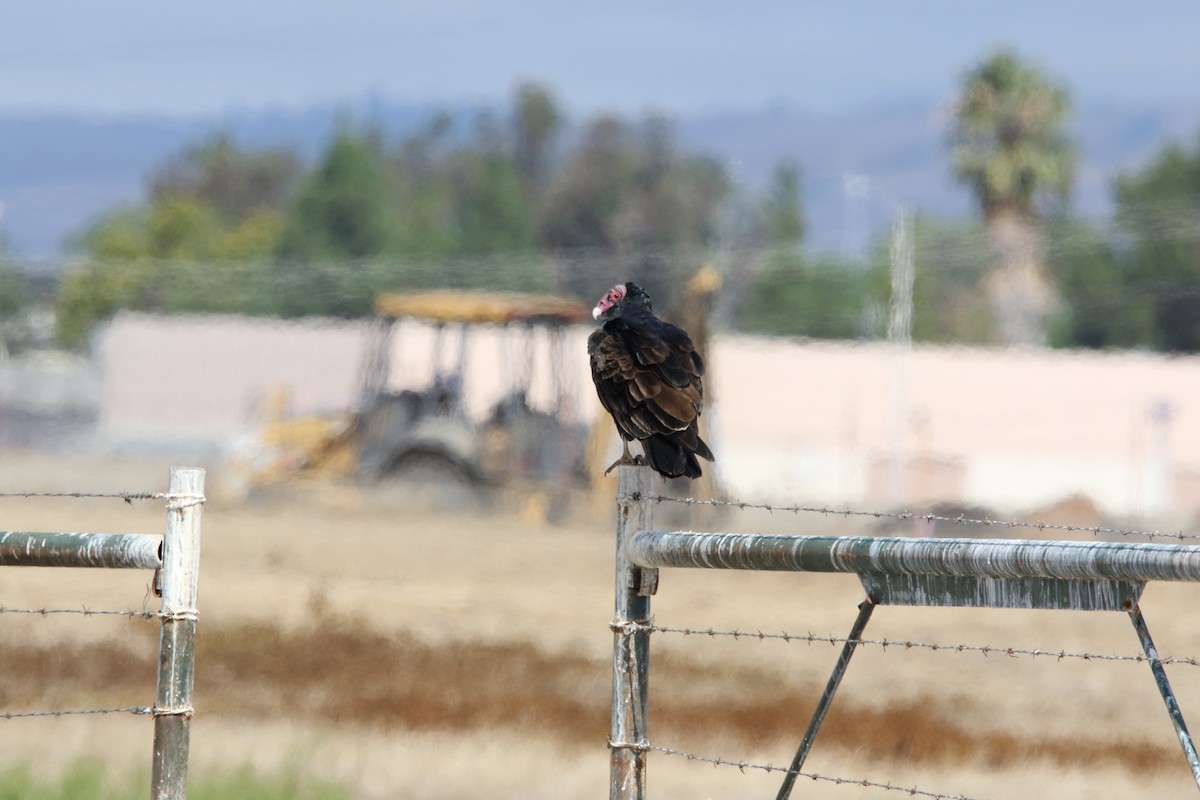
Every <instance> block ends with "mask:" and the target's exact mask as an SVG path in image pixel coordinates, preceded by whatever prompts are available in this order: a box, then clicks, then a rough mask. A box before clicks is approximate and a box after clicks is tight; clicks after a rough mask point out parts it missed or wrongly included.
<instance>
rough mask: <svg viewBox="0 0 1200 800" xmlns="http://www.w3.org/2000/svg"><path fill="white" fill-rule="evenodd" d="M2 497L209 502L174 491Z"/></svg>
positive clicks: (184, 504) (6, 494) (184, 503)
mask: <svg viewBox="0 0 1200 800" xmlns="http://www.w3.org/2000/svg"><path fill="white" fill-rule="evenodd" d="M0 497H20V498H26V499H28V498H37V497H57V498H70V499H73V500H84V499H112V500H124V501H125V502H126V503H130V504H132V503H133V501H134V500H166V501H168V503H180V504H181V505H176V506H172V507H173V508H185V507H187V506H192V505H202V504H204V503H205V502H207V500H208V498H206V497H205V496H204V495H202V494H175V493H172V492H0Z"/></svg>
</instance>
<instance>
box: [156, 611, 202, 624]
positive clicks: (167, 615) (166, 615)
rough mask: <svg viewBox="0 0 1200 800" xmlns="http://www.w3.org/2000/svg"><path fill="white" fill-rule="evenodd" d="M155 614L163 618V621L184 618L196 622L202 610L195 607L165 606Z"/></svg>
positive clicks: (174, 620)
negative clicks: (172, 607)
mask: <svg viewBox="0 0 1200 800" xmlns="http://www.w3.org/2000/svg"><path fill="white" fill-rule="evenodd" d="M155 616H157V617H159V618H161V619H162V621H163V622H176V621H182V620H189V621H191V622H196V621H197V620H199V619H200V612H199V611H198V610H197V609H194V608H179V609H170V608H164V609H163V610H162V611H160V612H158V613H157V614H156V615H155Z"/></svg>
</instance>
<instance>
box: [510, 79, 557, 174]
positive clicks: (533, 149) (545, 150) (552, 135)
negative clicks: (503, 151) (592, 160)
mask: <svg viewBox="0 0 1200 800" xmlns="http://www.w3.org/2000/svg"><path fill="white" fill-rule="evenodd" d="M513 105H514V108H513V129H514V131H513V132H514V137H513V138H514V140H513V161H514V162H515V165H516V170H517V174H518V175H520V177H521V182H522V185H523V186H524V187H525V190H526V192H527V194H528V195H529V196H530V197H535V196H536V195H537V194H538V193H540V191H541V189H542V188H543V186H544V185H545V182H546V180H547V179H548V178H549V176H550V168H551V166H552V161H551V159H552V158H553V156H554V146H555V142H556V139H557V136H558V133H559V130H560V128H561V127H562V114H561V113H560V112H559V110H558V105H557V103H555V101H554V98H553V97H552V96H551V94H550V92H549V90H547V89H546V88H545V87H544V86H541V85H540V84H536V83H523V84H521V85H520V86H518V87H517V95H516V99H515V101H514V104H513Z"/></svg>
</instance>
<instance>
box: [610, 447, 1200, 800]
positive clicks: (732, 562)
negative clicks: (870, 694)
mask: <svg viewBox="0 0 1200 800" xmlns="http://www.w3.org/2000/svg"><path fill="white" fill-rule="evenodd" d="M649 479H650V473H649V470H648V469H645V468H642V467H636V466H622V467H621V474H620V487H619V496H618V507H619V508H620V510H621V511H620V517H619V519H620V522H619V525H618V537H617V606H616V608H617V614H616V619H615V620H614V623H613V630H614V633H615V636H616V640H615V644H614V663H613V690H614V691H613V731H612V738H611V739H610V742H609V745H610V748H612V751H613V771H612V785H611V787H610V793H609V797H610V800H641V798H644V797H645V763H644V755H645V751H646V750H648V749H651V748H650V747H649V744H648V739H647V734H646V707H647V704H648V678H649V675H648V667H647V664H648V658H649V642H648V640H646V639H644V638H640V639H639V638H635V637H639V636H640V637H645V636H646V635H647V633H648V630H647V628H648V627H649V626H648V625H647V624H644V623H643V621H644V620H648V619H649V616H650V607H649V595H650V594H653V593H654V590H655V589H656V588H657V574H658V573H657V570H659V569H662V568H701V569H741V570H768V571H770V570H773V571H792V572H826V573H837V572H841V573H852V574H855V575H857V576H858V577H859V580H860V581H861V582H862V585H863V587H864V589H865V591H866V594H867V598H866V600H865V601H864V603H863V604H862V605H861V606H860V609H859V615H858V618H857V619H856V620H855V623H854V627H853V628H852V630H851V633H850V635H849V636H848V637H847V638H846V641H845V645H844V647H843V649H842V653H841V656H840V657H839V659H838V661H837V665H836V666H835V668H834V672H833V674H832V675H831V676H830V679H829V682H828V683H827V685H826V688H825V691H824V693H823V694H822V696H821V699H820V701H819V702H818V704H817V708H816V711H814V713H813V716H812V719H811V720H810V723H809V726H808V729H807V730H806V732H805V734H804V738H803V740H802V742H801V744H800V747H799V749H798V750H797V752H796V756H795V758H794V759H793V761H792V764H791V767H790V768H789V769H788V772H787V776H786V777H785V780H784V783H783V786H782V787H781V788H780V790H779V794H778V795H777V800H785V798H788V797H789V796H790V794H791V790H792V786H793V784H794V782H795V779H796V777H797V776H798V775H799V774H800V769H801V767H802V766H803V764H804V760H805V759H806V757H807V755H808V751H809V749H810V748H811V747H812V744H813V741H814V739H815V737H816V735H817V732H818V731H819V729H820V726H821V722H822V720H823V719H824V716H825V713H826V711H827V710H828V709H829V706H830V704H831V703H832V701H833V697H834V694H835V693H836V691H837V688H838V686H839V684H840V683H841V680H842V677H843V675H844V673H845V670H846V668H847V666H848V665H849V661H850V658H851V656H852V655H853V654H854V651H855V647H856V646H857V644H858V643H859V641H860V640H861V637H862V632H863V629H864V628H865V627H866V624H867V622H868V620H869V618H870V613H871V610H872V609H873V608H874V607H875V605H889V604H890V605H907V606H965V607H986V608H1030V609H1071V610H1080V611H1088V610H1090V611H1123V612H1126V613H1127V614H1128V616H1129V618H1130V620H1131V622H1132V623H1133V627H1134V630H1135V631H1136V633H1137V636H1138V640H1139V642H1140V643H1141V645H1142V649H1143V651H1144V652H1145V654H1146V658H1147V661H1148V662H1149V665H1150V669H1151V672H1152V674H1153V676H1154V680H1155V683H1156V685H1157V687H1158V689H1159V692H1160V694H1161V695H1162V698H1163V702H1164V703H1165V704H1166V708H1167V713H1168V716H1169V717H1170V719H1171V723H1172V725H1173V726H1174V727H1175V731H1176V734H1177V735H1178V737H1179V741H1180V744H1181V746H1182V747H1183V751H1184V755H1185V757H1186V759H1187V762H1188V765H1189V767H1190V768H1191V771H1192V776H1193V778H1194V779H1195V781H1196V785H1197V787H1198V788H1200V755H1198V754H1197V750H1196V747H1195V745H1194V744H1193V741H1192V737H1191V734H1190V733H1189V732H1188V729H1187V725H1186V723H1185V722H1184V719H1183V714H1182V712H1181V711H1180V709H1179V705H1178V703H1177V702H1176V700H1175V696H1174V692H1173V691H1172V689H1171V685H1170V683H1169V681H1168V680H1167V675H1166V672H1165V670H1164V668H1163V663H1162V660H1161V658H1160V657H1159V655H1158V650H1157V648H1155V646H1154V642H1153V640H1152V639H1151V638H1150V631H1149V629H1148V628H1147V626H1146V622H1145V619H1144V618H1143V616H1142V613H1141V610H1140V608H1139V606H1138V601H1139V599H1140V596H1141V592H1142V589H1143V588H1144V586H1145V584H1146V582H1147V581H1195V582H1200V546H1185V545H1169V544H1155V543H1148V544H1132V543H1125V542H1086V541H1084V542H1059V541H1031V540H1011V539H919V538H902V537H869V536H781V535H760V534H730V533H693V532H686V531H661V530H653V529H652V525H651V517H650V513H651V511H650V508H651V507H652V505H653V504H654V501H655V499H656V498H655V497H653V495H652V494H651V492H652V490H651V489H650V488H649ZM634 520H637V521H639V522H640V523H641V524H640V525H638V524H637V523H635V522H634ZM635 609H636V610H635ZM623 612H625V613H623ZM630 612H632V613H630ZM635 643H636V644H635ZM633 653H636V658H632V657H631V655H632V654H633ZM618 690H619V691H618ZM631 708H632V709H636V710H637V713H632V712H631V710H630V709H631ZM619 720H620V721H622V724H620V725H618V721H619ZM628 723H632V724H628ZM618 766H619V767H620V769H619V770H618Z"/></svg>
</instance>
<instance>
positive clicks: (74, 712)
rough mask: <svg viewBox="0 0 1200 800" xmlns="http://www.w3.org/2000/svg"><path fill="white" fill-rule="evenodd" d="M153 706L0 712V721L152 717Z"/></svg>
mask: <svg viewBox="0 0 1200 800" xmlns="http://www.w3.org/2000/svg"><path fill="white" fill-rule="evenodd" d="M154 712H155V709H154V707H153V706H127V707H125V708H84V709H69V710H64V711H5V712H0V719H26V718H29V717H73V716H86V715H91V714H136V715H139V716H152V715H153V714H154Z"/></svg>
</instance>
